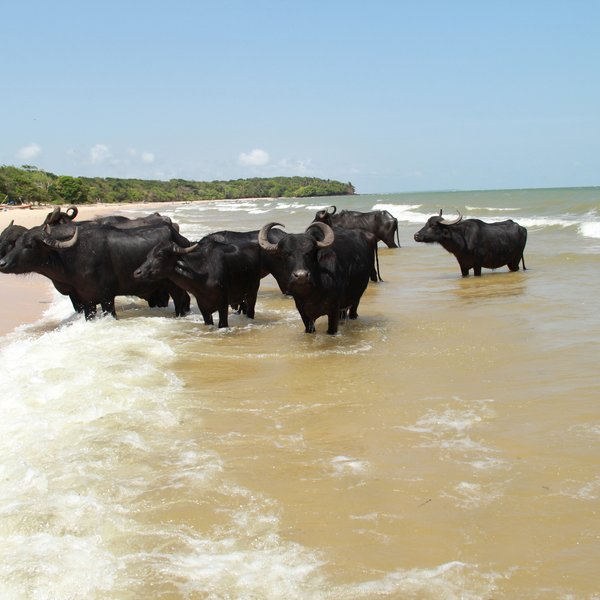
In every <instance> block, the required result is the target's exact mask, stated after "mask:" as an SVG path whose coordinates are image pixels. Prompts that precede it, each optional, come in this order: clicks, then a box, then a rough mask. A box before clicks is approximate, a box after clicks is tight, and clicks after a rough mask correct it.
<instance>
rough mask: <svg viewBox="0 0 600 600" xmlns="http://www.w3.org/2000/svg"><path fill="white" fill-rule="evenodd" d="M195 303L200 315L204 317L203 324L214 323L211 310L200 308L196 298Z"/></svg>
mask: <svg viewBox="0 0 600 600" xmlns="http://www.w3.org/2000/svg"><path fill="white" fill-rule="evenodd" d="M196 303H197V304H198V308H199V309H200V314H201V315H202V318H203V319H204V324H205V325H214V324H215V322H214V321H213V316H212V312H211V311H210V310H206V309H204V308H202V307H201V306H200V303H199V302H198V299H197V298H196Z"/></svg>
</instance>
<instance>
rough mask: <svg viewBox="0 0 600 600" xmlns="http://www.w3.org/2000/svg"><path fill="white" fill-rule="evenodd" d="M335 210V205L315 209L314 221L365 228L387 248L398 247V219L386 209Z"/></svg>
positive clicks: (333, 225) (334, 225) (335, 225)
mask: <svg viewBox="0 0 600 600" xmlns="http://www.w3.org/2000/svg"><path fill="white" fill-rule="evenodd" d="M330 209H333V210H330ZM336 210H337V209H336V207H335V206H330V207H329V208H326V209H324V210H319V211H317V214H316V215H315V221H320V222H321V223H326V224H327V225H329V226H330V227H342V228H344V229H365V230H366V231H370V232H371V233H372V234H373V235H374V236H375V237H376V238H377V240H381V241H382V242H383V243H384V244H386V246H387V247H388V248H399V247H400V237H399V235H398V219H396V218H395V217H394V216H393V215H392V214H391V213H389V212H388V211H387V210H374V211H371V212H359V211H357V210H342V211H341V212H339V213H338V212H336ZM396 241H397V242H398V243H396Z"/></svg>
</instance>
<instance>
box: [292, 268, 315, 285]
mask: <svg viewBox="0 0 600 600" xmlns="http://www.w3.org/2000/svg"><path fill="white" fill-rule="evenodd" d="M291 280H292V283H300V284H302V283H308V282H310V271H308V270H307V269H296V270H295V271H292V275H291Z"/></svg>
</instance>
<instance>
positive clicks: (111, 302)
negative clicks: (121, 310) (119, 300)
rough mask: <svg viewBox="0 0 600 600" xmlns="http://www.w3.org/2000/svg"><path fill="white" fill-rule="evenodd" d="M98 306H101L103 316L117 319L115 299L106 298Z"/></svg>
mask: <svg viewBox="0 0 600 600" xmlns="http://www.w3.org/2000/svg"><path fill="white" fill-rule="evenodd" d="M100 306H102V312H103V313H104V314H105V315H112V316H113V317H114V318H115V319H116V318H117V311H116V310H115V299H114V298H107V299H105V300H102V301H101V302H100Z"/></svg>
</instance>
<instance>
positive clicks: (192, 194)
mask: <svg viewBox="0 0 600 600" xmlns="http://www.w3.org/2000/svg"><path fill="white" fill-rule="evenodd" d="M354 193H355V190H354V186H353V185H352V184H351V183H350V182H348V183H342V182H340V181H334V180H331V179H319V178H317V177H270V178H262V177H254V178H251V179H235V180H231V181H190V180H187V179H171V180H170V181H159V180H147V179H119V178H115V177H71V176H69V175H55V174H54V173H49V172H47V171H42V170H41V169H38V168H37V167H35V166H32V165H23V166H22V167H14V166H0V203H2V204H5V203H8V204H30V203H31V204H85V203H95V202H104V203H112V202H181V201H184V202H193V201H196V200H221V199H240V198H307V197H312V196H344V195H348V194H354Z"/></svg>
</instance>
